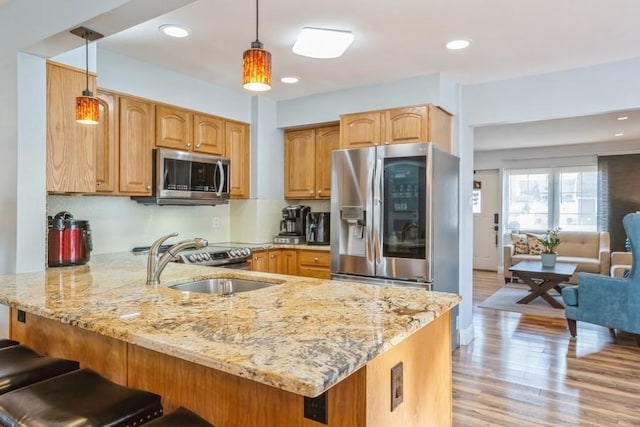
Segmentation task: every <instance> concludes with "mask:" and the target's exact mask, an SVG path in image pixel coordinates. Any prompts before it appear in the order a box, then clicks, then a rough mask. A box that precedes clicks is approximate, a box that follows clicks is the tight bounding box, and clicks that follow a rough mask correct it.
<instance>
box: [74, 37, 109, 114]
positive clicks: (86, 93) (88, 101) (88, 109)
mask: <svg viewBox="0 0 640 427" xmlns="http://www.w3.org/2000/svg"><path fill="white" fill-rule="evenodd" d="M71 33H72V34H75V35H76V36H78V37H82V38H83V39H84V48H85V65H86V68H85V76H86V87H85V90H83V91H82V96H78V97H76V122H78V123H82V124H91V125H94V124H98V122H99V120H100V108H99V104H98V99H97V98H95V97H94V96H93V92H91V91H90V90H89V41H94V40H98V39H100V38H102V34H100V33H96V32H95V31H92V30H90V29H88V28H85V27H78V28H75V29H73V30H71Z"/></svg>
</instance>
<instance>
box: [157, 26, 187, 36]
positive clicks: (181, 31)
mask: <svg viewBox="0 0 640 427" xmlns="http://www.w3.org/2000/svg"><path fill="white" fill-rule="evenodd" d="M158 30H159V31H160V32H161V33H163V34H165V35H167V36H169V37H176V38H183V37H187V36H188V35H189V34H190V32H189V30H188V29H186V28H184V27H181V26H179V25H174V24H165V25H161V26H160V27H159V28H158Z"/></svg>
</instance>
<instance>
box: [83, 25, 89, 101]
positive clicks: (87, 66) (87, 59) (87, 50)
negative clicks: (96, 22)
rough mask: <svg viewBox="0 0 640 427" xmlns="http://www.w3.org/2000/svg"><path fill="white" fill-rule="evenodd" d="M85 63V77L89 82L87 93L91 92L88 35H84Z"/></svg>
mask: <svg viewBox="0 0 640 427" xmlns="http://www.w3.org/2000/svg"><path fill="white" fill-rule="evenodd" d="M84 59H85V61H84V63H85V66H86V67H85V73H84V74H85V76H86V81H87V92H88V91H89V40H88V39H87V34H86V33H85V35H84Z"/></svg>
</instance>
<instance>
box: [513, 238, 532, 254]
mask: <svg viewBox="0 0 640 427" xmlns="http://www.w3.org/2000/svg"><path fill="white" fill-rule="evenodd" d="M511 241H512V242H513V247H514V251H513V253H514V254H515V255H518V254H528V253H529V245H528V243H527V235H526V234H517V233H511Z"/></svg>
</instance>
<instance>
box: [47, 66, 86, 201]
mask: <svg viewBox="0 0 640 427" xmlns="http://www.w3.org/2000/svg"><path fill="white" fill-rule="evenodd" d="M85 85H86V75H85V73H84V72H82V71H80V70H77V69H75V68H71V67H67V66H64V65H59V64H52V63H47V191H50V192H69V193H94V192H95V191H96V154H95V144H94V141H95V137H96V132H97V127H96V125H85V124H80V123H77V122H76V116H75V106H76V96H79V95H80V94H82V91H83V90H84V89H85ZM89 90H91V91H92V92H94V93H95V90H96V79H95V76H93V75H90V76H89Z"/></svg>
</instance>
